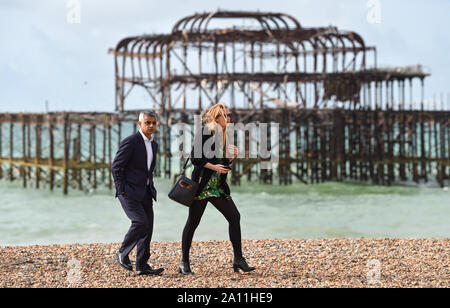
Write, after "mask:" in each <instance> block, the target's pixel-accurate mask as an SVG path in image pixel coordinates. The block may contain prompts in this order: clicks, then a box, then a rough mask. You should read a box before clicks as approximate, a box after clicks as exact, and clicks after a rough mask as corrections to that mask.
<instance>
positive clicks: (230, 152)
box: [227, 144, 238, 162]
mask: <svg viewBox="0 0 450 308" xmlns="http://www.w3.org/2000/svg"><path fill="white" fill-rule="evenodd" d="M237 155H238V148H237V146H235V145H231V144H230V145H228V147H227V158H228V157H229V156H232V157H229V158H228V159H229V160H230V162H232V161H233V160H234V159H235V158H236V156H237Z"/></svg>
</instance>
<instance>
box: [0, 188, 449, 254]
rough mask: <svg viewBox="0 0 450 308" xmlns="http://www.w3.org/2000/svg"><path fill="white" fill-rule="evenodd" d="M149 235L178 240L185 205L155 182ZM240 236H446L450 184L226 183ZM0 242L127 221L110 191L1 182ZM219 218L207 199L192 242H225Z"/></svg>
mask: <svg viewBox="0 0 450 308" xmlns="http://www.w3.org/2000/svg"><path fill="white" fill-rule="evenodd" d="M155 185H156V188H157V189H158V202H156V203H154V213H155V225H154V233H153V240H154V241H179V240H180V239H181V233H182V231H183V227H184V224H185V221H186V218H187V215H188V209H187V208H186V207H184V206H182V205H179V204H176V203H175V202H173V201H171V200H170V199H169V198H168V197H167V193H168V191H169V189H170V187H171V182H170V181H169V180H156V183H155ZM231 190H232V194H231V195H232V197H233V200H234V202H235V203H236V205H237V207H238V209H239V211H240V213H241V228H242V236H243V238H246V239H275V238H357V237H371V238H429V237H433V238H448V237H449V236H450V189H448V188H444V189H443V188H438V187H435V186H433V185H431V186H430V185H422V186H415V185H414V186H392V187H384V186H374V185H366V184H359V183H350V182H346V183H335V182H329V183H324V184H315V185H304V184H300V183H299V184H294V185H292V186H268V185H260V184H256V183H245V184H243V185H241V186H232V187H231ZM0 195H1V196H2V201H1V202H0V245H1V246H10V245H33V244H65V243H98V242H101V243H106V242H121V241H122V239H123V236H124V235H125V233H126V232H127V230H128V227H129V225H130V222H129V220H128V218H127V217H126V216H125V214H124V212H123V210H122V208H121V206H120V204H119V201H118V199H115V198H114V194H113V192H111V191H98V192H95V193H88V194H86V193H84V192H79V191H71V192H70V193H69V195H68V196H63V195H62V192H61V191H60V190H55V191H54V192H50V191H48V190H43V189H42V190H35V189H23V188H22V187H21V185H20V184H19V183H9V182H5V181H0ZM226 239H228V225H227V222H226V220H225V219H224V217H223V216H222V215H221V214H220V213H219V212H218V211H217V210H216V209H215V208H214V206H212V205H211V204H210V205H208V207H207V209H206V211H205V214H204V216H203V218H202V221H201V223H200V226H199V227H198V229H197V231H196V233H195V237H194V240H226Z"/></svg>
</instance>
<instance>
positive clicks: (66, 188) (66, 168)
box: [63, 115, 70, 195]
mask: <svg viewBox="0 0 450 308" xmlns="http://www.w3.org/2000/svg"><path fill="white" fill-rule="evenodd" d="M67 118H68V116H67V115H64V118H63V147H64V157H63V160H64V162H63V168H64V180H63V193H64V195H67V194H68V193H69V148H70V136H68V134H69V122H68V119H67Z"/></svg>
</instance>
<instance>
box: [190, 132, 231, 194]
mask: <svg viewBox="0 0 450 308" xmlns="http://www.w3.org/2000/svg"><path fill="white" fill-rule="evenodd" d="M202 131H203V128H202ZM200 138H201V145H202V148H201V157H197V158H196V157H195V151H194V147H192V151H191V156H190V159H191V162H192V164H193V165H194V170H193V171H192V176H191V179H192V180H193V181H195V182H197V183H199V187H198V190H197V193H196V195H195V196H198V195H200V193H201V192H202V190H203V188H204V187H205V185H206V184H207V183H208V181H209V179H210V178H211V175H212V174H213V172H215V171H213V170H211V169H209V168H205V167H203V166H204V165H205V164H206V163H211V164H213V165H216V164H222V165H229V159H227V158H218V157H215V156H213V155H212V153H211V152H214V151H215V142H213V143H212V145H211V152H209V153H205V152H204V151H203V146H204V144H205V142H206V141H207V140H208V139H209V138H213V139H214V137H213V134H212V132H211V131H209V130H208V131H207V134H198V133H197V134H196V135H195V137H194V145H195V144H200ZM210 142H211V141H210ZM211 156H213V157H212V158H207V157H211ZM227 175H228V173H226V174H221V175H220V186H221V187H222V188H223V190H224V192H225V193H226V194H228V195H229V194H230V187H229V186H228V184H227V182H226V181H227Z"/></svg>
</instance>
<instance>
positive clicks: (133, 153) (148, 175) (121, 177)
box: [111, 131, 158, 201]
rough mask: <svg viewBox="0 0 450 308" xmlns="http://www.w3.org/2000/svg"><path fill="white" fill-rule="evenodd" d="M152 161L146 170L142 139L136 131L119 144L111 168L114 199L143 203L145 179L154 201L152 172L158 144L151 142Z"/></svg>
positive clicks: (145, 154) (145, 153)
mask: <svg viewBox="0 0 450 308" xmlns="http://www.w3.org/2000/svg"><path fill="white" fill-rule="evenodd" d="M152 149H153V160H152V164H151V166H150V170H148V169H147V150H146V148H145V143H144V139H143V138H142V135H141V133H140V132H139V131H138V132H137V133H136V134H133V135H131V136H129V137H127V138H125V139H124V140H122V142H121V143H120V146H119V150H118V151H117V154H116V157H115V158H114V161H113V163H112V166H111V171H112V176H113V178H114V184H115V186H116V197H117V196H118V195H121V194H123V193H125V196H126V197H128V198H131V199H133V200H136V201H143V200H144V198H145V193H146V186H147V179H148V180H149V183H150V190H151V192H152V196H153V199H154V200H155V201H156V189H155V186H154V185H153V170H154V169H155V164H156V154H157V153H158V143H157V142H155V141H152Z"/></svg>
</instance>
